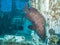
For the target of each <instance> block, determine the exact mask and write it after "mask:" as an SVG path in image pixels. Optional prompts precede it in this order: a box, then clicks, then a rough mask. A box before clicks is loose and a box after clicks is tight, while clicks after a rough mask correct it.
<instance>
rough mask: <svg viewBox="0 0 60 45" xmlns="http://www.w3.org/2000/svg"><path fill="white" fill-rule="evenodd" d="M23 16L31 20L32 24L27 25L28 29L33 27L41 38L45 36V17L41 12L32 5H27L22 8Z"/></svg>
mask: <svg viewBox="0 0 60 45" xmlns="http://www.w3.org/2000/svg"><path fill="white" fill-rule="evenodd" d="M24 11H25V13H26V14H25V16H26V18H27V19H28V20H30V21H31V22H32V25H30V26H29V28H30V29H34V30H35V31H36V33H37V34H38V36H39V37H40V38H41V39H43V40H44V39H45V38H46V32H45V22H46V21H45V19H44V17H43V16H42V14H40V13H39V11H38V10H37V9H35V8H33V7H30V8H29V9H28V8H27V6H26V7H25V8H24Z"/></svg>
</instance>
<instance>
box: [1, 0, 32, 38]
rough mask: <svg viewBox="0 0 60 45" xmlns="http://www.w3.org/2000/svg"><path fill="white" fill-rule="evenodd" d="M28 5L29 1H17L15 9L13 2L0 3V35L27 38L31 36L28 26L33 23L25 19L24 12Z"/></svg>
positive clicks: (2, 0) (2, 1)
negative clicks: (25, 6)
mask: <svg viewBox="0 0 60 45" xmlns="http://www.w3.org/2000/svg"><path fill="white" fill-rule="evenodd" d="M26 3H29V1H28V0H26V1H25V0H20V1H19V0H16V1H15V7H14V8H13V6H12V5H13V3H12V0H1V1H0V4H1V6H0V9H1V10H0V35H20V36H25V37H26V38H28V37H30V36H31V30H30V29H28V26H29V25H30V24H32V23H31V22H30V21H29V20H28V19H27V18H25V14H24V11H23V9H24V5H25V4H26ZM28 5H29V4H28ZM13 9H14V10H13Z"/></svg>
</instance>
